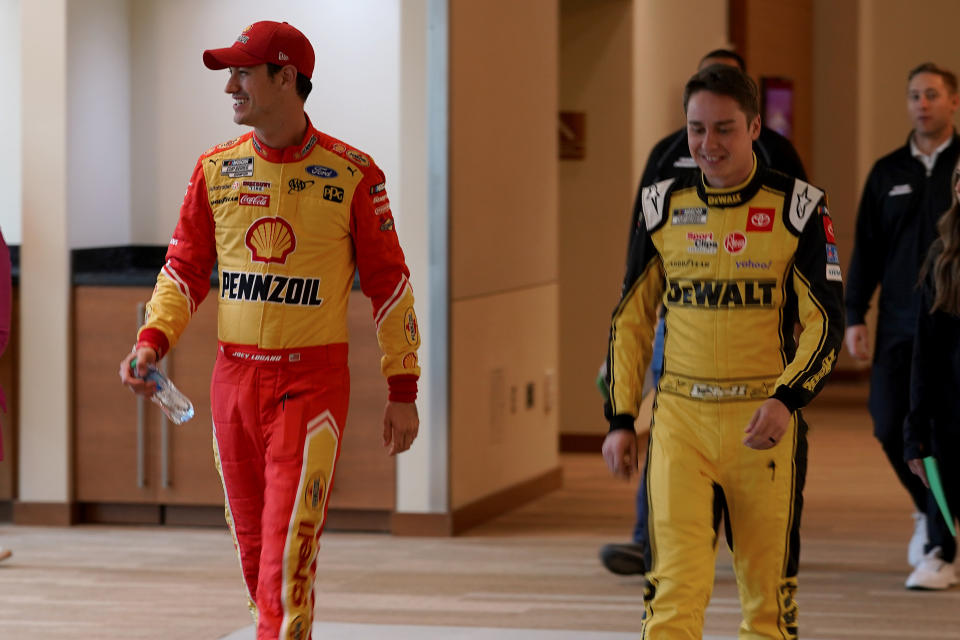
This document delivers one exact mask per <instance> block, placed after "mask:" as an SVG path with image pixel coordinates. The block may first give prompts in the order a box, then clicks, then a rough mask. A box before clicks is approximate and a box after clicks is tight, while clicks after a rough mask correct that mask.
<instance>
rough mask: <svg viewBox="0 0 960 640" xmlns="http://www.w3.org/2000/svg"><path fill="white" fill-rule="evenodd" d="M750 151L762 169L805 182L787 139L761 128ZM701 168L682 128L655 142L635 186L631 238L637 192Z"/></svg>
mask: <svg viewBox="0 0 960 640" xmlns="http://www.w3.org/2000/svg"><path fill="white" fill-rule="evenodd" d="M753 152H754V153H755V154H757V160H759V161H760V163H761V164H763V165H764V166H767V167H770V168H771V169H776V170H777V171H780V172H782V173H785V174H787V175H788V176H790V177H791V178H800V179H801V180H804V181H805V180H806V179H807V173H806V171H804V170H803V162H801V160H800V156H799V155H797V150H796V149H794V148H793V145H792V144H791V143H790V141H789V140H787V139H786V138H784V137H783V136H782V135H780V134H779V133H777V132H776V131H774V130H773V129H768V128H767V127H761V128H760V136H759V137H758V138H757V139H756V140H755V141H754V143H753ZM699 172H700V169H699V167H697V163H696V162H695V161H694V159H693V157H692V156H691V155H690V148H689V145H688V144H687V129H686V127H684V128H683V129H680V130H679V131H674V132H673V133H671V134H670V135H668V136H667V137H666V138H664V139H663V140H661V141H660V142H658V143H657V144H655V145H654V146H653V149H651V150H650V156H649V157H648V158H647V166H646V167H644V169H643V175H642V176H641V177H640V185H639V186H638V187H637V197H636V199H635V200H634V204H633V218H632V219H631V221H630V236H629V237H633V233H634V231H635V230H636V228H637V219H638V218H639V216H640V210H641V208H642V207H641V203H640V191H641V190H642V189H643V188H644V187H646V186H649V185H651V184H653V183H654V182H659V181H660V180H666V179H667V178H677V179H681V180H682V179H683V178H684V177H686V176H688V175H693V174H696V173H699Z"/></svg>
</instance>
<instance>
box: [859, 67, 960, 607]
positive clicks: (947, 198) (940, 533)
mask: <svg viewBox="0 0 960 640" xmlns="http://www.w3.org/2000/svg"><path fill="white" fill-rule="evenodd" d="M958 104H960V97H958V95H957V78H956V76H955V75H954V74H953V73H951V72H949V71H947V70H945V69H941V68H940V67H937V66H936V65H934V64H932V63H926V64H922V65H920V66H918V67H917V68H915V69H913V70H912V71H911V72H910V75H909V78H908V90H907V110H908V112H909V114H910V118H911V120H912V121H913V125H914V128H913V131H912V132H911V133H910V136H909V138H908V139H907V143H906V144H905V145H904V146H902V147H900V148H899V149H897V150H896V151H894V152H893V153H890V154H889V155H886V156H884V157H883V158H880V160H878V161H877V162H876V164H875V165H874V166H873V169H872V170H871V171H870V175H869V176H868V177H867V183H866V186H865V187H864V189H863V196H862V198H861V200H860V209H859V211H858V213H857V226H856V241H855V244H854V249H853V257H852V259H851V261H850V269H849V273H848V275H847V288H846V309H847V330H846V336H845V342H846V345H847V350H848V351H849V352H850V354H851V355H852V356H854V357H855V358H858V359H861V360H865V359H867V358H868V357H869V348H868V342H869V334H868V331H867V325H866V321H865V317H866V312H867V308H868V307H869V305H870V299H871V298H872V297H873V294H874V291H875V290H876V288H877V286H878V285H879V286H880V300H879V305H878V307H879V308H878V315H877V331H876V333H877V336H876V344H875V345H874V355H873V368H872V371H871V376H870V400H869V407H870V414H871V416H872V417H873V423H874V435H875V436H876V437H877V439H878V440H879V441H880V443H881V445H882V446H883V450H884V453H886V455H887V458H888V459H889V460H890V464H891V465H892V466H893V468H894V471H895V472H896V473H897V476H898V477H899V479H900V482H901V483H902V484H903V486H904V487H905V488H906V489H907V491H908V492H909V494H910V497H911V499H912V500H913V503H914V505H915V507H916V513H915V514H914V521H915V527H914V535H913V537H912V539H911V541H910V545H909V547H908V560H909V562H910V564H911V565H912V566H913V567H919V565H920V564H921V563H922V561H923V559H924V554H925V553H930V552H931V551H932V549H934V548H935V547H940V548H941V549H943V548H946V546H947V544H948V542H947V538H950V532H949V531H948V530H947V528H946V523H945V522H944V521H943V519H942V518H940V519H938V518H937V507H936V504H935V503H934V501H933V497H932V496H931V495H930V492H929V491H928V490H927V489H926V488H925V487H924V486H923V483H922V482H920V480H919V478H917V477H916V476H915V475H914V474H912V473H910V469H909V468H908V467H907V464H906V462H905V461H904V458H903V422H904V418H905V417H906V415H907V412H908V410H909V402H910V398H909V389H910V376H911V374H910V360H911V353H912V351H913V341H914V332H915V330H916V322H917V315H918V313H919V299H918V296H917V295H916V283H917V279H918V273H919V270H920V265H921V263H922V262H923V258H924V256H925V255H926V253H927V249H928V248H929V247H930V244H931V242H932V241H933V239H934V237H935V235H936V230H935V225H936V221H937V218H939V217H940V215H941V214H942V213H943V212H944V211H946V210H947V209H948V208H949V207H950V204H951V189H950V176H951V173H952V172H953V169H954V166H955V165H956V164H957V158H958V156H960V137H958V136H957V133H956V131H955V129H954V126H953V115H954V113H955V112H956V110H957V107H958ZM950 544H952V539H951V541H950ZM925 575H926V574H925V573H924V572H922V571H921V572H917V571H915V572H914V573H912V574H911V575H910V577H909V578H908V579H907V586H908V587H910V588H923V586H924V585H923V581H924V576H925Z"/></svg>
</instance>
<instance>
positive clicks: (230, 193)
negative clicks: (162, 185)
mask: <svg viewBox="0 0 960 640" xmlns="http://www.w3.org/2000/svg"><path fill="white" fill-rule="evenodd" d="M313 62H314V55H313V48H312V47H311V45H310V43H309V41H308V40H307V38H306V37H305V36H304V35H303V34H302V33H300V32H299V31H297V30H296V29H294V28H293V27H291V26H290V25H288V24H286V23H276V22H258V23H256V24H254V25H251V26H250V27H247V28H246V29H245V30H244V31H243V32H242V33H241V34H240V36H239V37H238V38H237V41H236V42H235V43H234V45H233V46H232V47H229V48H225V49H215V50H208V51H206V52H205V53H204V63H205V64H206V66H208V67H209V68H211V69H224V68H229V70H230V76H229V80H228V82H227V86H226V88H225V90H226V92H227V93H229V94H231V96H232V97H233V98H234V101H235V102H234V121H235V122H237V123H238V124H246V125H251V126H252V127H253V130H252V131H250V132H248V133H246V134H244V135H242V136H240V137H239V138H236V139H235V140H231V141H229V142H225V143H223V144H220V145H217V146H216V147H214V148H212V149H210V150H209V151H207V152H206V153H204V154H203V155H202V156H201V157H200V159H199V160H198V161H197V164H196V167H195V168H194V171H193V175H192V176H191V178H190V182H189V184H188V187H187V193H186V196H185V197H184V201H183V205H182V207H181V210H180V219H179V222H178V224H177V227H176V230H175V231H174V234H173V239H172V240H171V241H170V246H169V249H168V251H167V261H166V264H165V265H164V267H163V269H162V271H161V273H160V275H159V276H158V278H157V286H156V288H155V289H154V293H153V296H152V298H151V300H150V302H149V304H148V306H147V320H146V322H145V324H144V326H143V327H142V328H141V329H140V332H139V334H138V336H137V345H136V349H135V352H134V353H131V354H130V355H128V356H127V357H126V358H125V359H124V360H123V362H122V363H121V372H120V373H121V378H122V379H123V381H124V383H125V384H127V385H129V386H130V387H131V388H133V389H134V391H137V392H139V393H145V394H150V393H152V391H153V390H154V386H153V384H152V383H144V382H143V381H142V380H140V379H139V377H138V376H143V375H145V374H146V372H147V367H148V366H149V365H151V364H152V363H154V362H155V361H156V360H158V359H160V358H162V357H163V356H164V355H165V354H166V353H167V352H168V351H169V350H170V349H171V348H172V347H173V346H174V345H175V344H176V342H177V339H178V337H179V336H180V334H181V333H182V332H183V330H184V329H185V327H186V325H187V323H188V321H189V320H190V317H191V315H192V314H193V313H194V312H195V311H196V309H197V307H198V306H199V305H200V303H201V302H202V301H203V299H204V298H205V297H206V295H207V293H208V290H209V289H210V274H211V271H212V269H213V267H214V264H215V263H216V264H218V265H219V266H218V282H219V294H218V295H219V305H218V314H219V317H218V338H219V353H218V355H217V362H216V366H215V368H214V373H213V380H212V384H211V397H212V406H213V423H214V453H215V456H216V461H217V465H218V467H219V470H220V473H221V477H222V479H223V486H224V493H225V496H226V510H227V517H228V521H229V522H230V525H231V529H232V531H233V534H234V537H235V541H236V545H237V549H238V551H239V555H240V563H241V567H242V571H243V576H244V580H245V581H246V586H247V589H248V593H249V596H250V603H251V609H252V611H253V612H254V616H255V619H257V638H258V639H260V640H265V639H266V638H284V639H294V640H307V639H309V638H310V629H311V624H312V613H313V604H314V598H313V581H314V576H315V572H316V554H317V546H318V540H319V536H320V533H321V531H322V529H323V523H324V519H325V517H326V512H327V500H328V497H329V495H330V487H331V484H332V482H333V477H334V470H335V467H336V462H337V458H338V456H339V452H340V442H341V436H342V433H343V428H344V423H345V421H346V416H347V405H348V399H349V374H348V371H347V301H348V296H349V293H350V289H351V287H352V284H353V279H354V271H355V269H356V270H359V275H360V284H361V288H362V289H363V292H364V293H365V294H366V295H367V296H368V297H370V298H371V300H372V302H373V315H374V319H375V321H376V326H377V338H378V340H379V343H380V346H381V348H382V350H383V353H384V355H383V358H382V360H381V369H382V371H383V374H384V375H385V376H386V378H387V382H388V385H389V389H390V391H389V401H388V403H387V407H386V409H385V415H384V442H385V446H388V447H389V453H391V454H396V453H399V452H402V451H405V450H406V449H408V448H409V447H410V445H411V443H412V442H413V439H414V438H415V437H416V433H417V428H418V424H419V422H418V418H417V413H416V406H415V404H414V400H415V399H416V394H417V379H418V377H419V374H420V369H419V366H418V362H417V348H418V346H419V344H420V335H419V331H418V328H417V319H416V314H415V313H414V310H413V292H412V290H411V287H410V282H409V271H408V270H407V267H406V265H405V263H404V257H403V252H402V251H401V249H400V245H399V242H398V240H397V235H396V231H395V229H394V220H393V215H392V213H391V210H390V202H389V200H388V198H387V192H386V188H385V181H384V175H383V172H382V171H380V169H379V168H378V167H377V165H376V164H375V163H374V162H373V160H372V158H370V156H368V155H367V154H365V153H363V152H361V151H358V150H356V149H354V148H352V147H350V146H349V145H347V144H344V143H343V142H340V141H339V140H336V139H334V138H331V137H330V136H328V135H325V134H323V133H321V132H320V131H318V130H316V129H315V128H314V127H313V126H312V124H311V123H310V120H309V118H307V116H306V114H305V113H304V112H303V100H305V99H306V94H308V93H309V90H310V81H309V78H310V76H311V74H312V71H313ZM134 356H136V357H137V359H138V361H137V365H136V367H137V371H136V374H137V375H132V374H131V370H130V362H131V361H132V358H133V357H134Z"/></svg>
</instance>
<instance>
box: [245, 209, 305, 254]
mask: <svg viewBox="0 0 960 640" xmlns="http://www.w3.org/2000/svg"><path fill="white" fill-rule="evenodd" d="M246 245H247V248H248V249H250V258H251V260H253V261H254V262H276V263H279V264H283V263H284V262H286V261H287V256H289V255H290V254H291V253H293V252H294V251H295V250H296V248H297V236H296V235H294V233H293V227H291V226H290V223H289V222H287V221H286V220H284V219H283V218H260V219H259V220H256V221H254V223H253V224H252V225H250V228H249V229H247V236H246Z"/></svg>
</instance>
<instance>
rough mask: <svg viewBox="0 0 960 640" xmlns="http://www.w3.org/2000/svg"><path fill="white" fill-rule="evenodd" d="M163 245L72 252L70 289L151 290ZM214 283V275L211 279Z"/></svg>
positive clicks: (163, 253) (162, 258) (160, 260)
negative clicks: (93, 287)
mask: <svg viewBox="0 0 960 640" xmlns="http://www.w3.org/2000/svg"><path fill="white" fill-rule="evenodd" d="M166 253H167V247H166V245H125V246H115V247H96V248H92V249H73V250H72V251H71V252H70V274H71V278H72V282H73V284H74V286H84V285H86V286H98V287H111V286H112V287H138V286H146V287H152V286H153V285H155V284H156V283H157V274H158V273H159V272H160V268H161V267H163V263H164V258H165V256H166ZM213 279H214V281H215V275H214V276H213Z"/></svg>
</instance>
